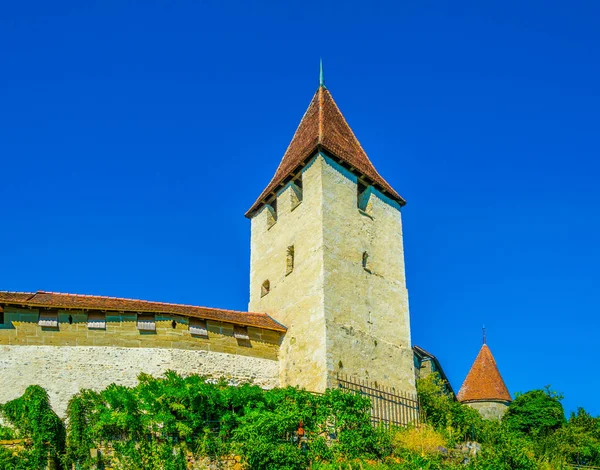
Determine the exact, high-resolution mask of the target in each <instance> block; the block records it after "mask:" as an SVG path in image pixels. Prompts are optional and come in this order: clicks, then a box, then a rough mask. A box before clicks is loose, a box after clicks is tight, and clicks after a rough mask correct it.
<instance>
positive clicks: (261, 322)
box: [0, 291, 286, 332]
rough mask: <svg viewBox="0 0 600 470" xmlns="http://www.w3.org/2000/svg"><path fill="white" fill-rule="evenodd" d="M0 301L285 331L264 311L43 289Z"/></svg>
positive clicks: (8, 294) (1, 296) (0, 296)
mask: <svg viewBox="0 0 600 470" xmlns="http://www.w3.org/2000/svg"><path fill="white" fill-rule="evenodd" d="M0 304H5V305H6V304H12V305H22V306H28V307H46V308H60V309H78V310H79V309H81V310H105V311H117V312H138V313H164V314H174V315H182V316H186V317H195V318H202V319H204V320H215V321H222V322H226V323H233V324H236V325H244V326H254V327H256V328H264V329H266V330H273V331H280V332H284V331H286V327H285V326H283V325H282V324H280V323H278V322H276V321H275V320H274V319H273V318H271V317H270V316H269V315H267V314H266V313H251V312H238V311H235V310H223V309H220V308H208V307H195V306H192V305H182V304H170V303H164V302H151V301H147V300H136V299H121V298H118V297H104V296H99V295H79V294H60V293H56V292H44V291H38V292H36V293H31V292H2V291H0Z"/></svg>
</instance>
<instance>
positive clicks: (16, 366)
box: [0, 345, 279, 416]
mask: <svg viewBox="0 0 600 470" xmlns="http://www.w3.org/2000/svg"><path fill="white" fill-rule="evenodd" d="M0 370H1V371H2V387H0V403H4V402H6V401H8V400H12V399H14V398H17V397H19V396H21V395H22V394H23V392H24V391H25V389H26V388H27V387H28V386H29V385H34V384H35V385H40V386H42V387H44V388H45V389H46V390H47V391H48V394H49V395H50V400H51V403H52V408H53V409H54V410H55V411H56V413H58V415H59V416H64V414H65V411H66V407H67V403H68V401H69V398H70V397H71V396H72V395H73V394H75V393H77V392H79V390H80V389H82V388H89V389H92V390H101V389H103V388H105V387H106V386H107V385H110V384H111V383H113V382H114V383H116V384H118V385H126V386H133V385H135V384H136V383H137V376H138V374H139V373H141V372H144V373H147V374H151V375H153V376H161V375H162V374H164V373H165V372H166V371H167V370H174V371H176V372H178V373H180V374H183V375H189V374H199V375H206V376H210V377H215V378H217V377H225V378H227V379H230V380H231V381H232V382H233V383H238V382H248V381H252V382H254V383H255V384H257V385H259V386H261V387H265V388H272V387H276V386H278V385H279V366H278V364H277V361H273V360H271V359H264V358H258V357H248V356H239V355H234V354H226V353H218V352H211V351H201V350H197V351H194V350H189V351H186V350H182V349H165V348H123V347H110V346H7V345H5V346H0Z"/></svg>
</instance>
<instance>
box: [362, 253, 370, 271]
mask: <svg viewBox="0 0 600 470" xmlns="http://www.w3.org/2000/svg"><path fill="white" fill-rule="evenodd" d="M362 267H363V269H364V270H365V271H369V272H370V271H371V270H370V265H369V253H367V252H366V251H363V254H362Z"/></svg>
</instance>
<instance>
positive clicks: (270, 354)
mask: <svg viewBox="0 0 600 470" xmlns="http://www.w3.org/2000/svg"><path fill="white" fill-rule="evenodd" d="M69 316H71V319H72V323H69ZM173 320H175V328H173V325H172V322H173ZM37 321H38V310H37V309H26V308H15V307H10V306H6V307H5V308H4V324H3V325H0V345H2V344H10V345H29V346H32V345H38V346H42V345H43V346H119V347H128V348H175V349H192V350H204V351H213V352H223V353H229V354H237V355H241V356H251V357H260V358H264V359H272V360H276V359H277V354H278V351H279V342H280V340H281V335H280V333H278V332H275V331H270V330H263V329H261V328H253V327H249V328H248V336H249V337H250V340H249V341H239V340H237V339H236V338H235V337H234V334H233V330H234V328H233V325H231V324H229V323H222V322H216V321H210V320H209V321H208V322H207V328H208V337H207V338H202V337H194V336H192V335H191V334H190V330H189V319H188V318H186V317H180V316H174V315H159V314H157V315H156V331H155V332H146V331H140V330H138V328H137V315H136V314H135V313H133V314H126V313H123V314H119V313H107V314H106V329H104V330H93V329H89V328H88V326H87V314H86V313H83V312H78V311H65V310H59V312H58V321H59V327H58V329H56V330H54V329H50V328H42V327H40V326H39V325H38V323H37Z"/></svg>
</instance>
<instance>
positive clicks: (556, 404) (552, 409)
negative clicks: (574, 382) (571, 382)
mask: <svg viewBox="0 0 600 470" xmlns="http://www.w3.org/2000/svg"><path fill="white" fill-rule="evenodd" d="M562 398H563V397H562V395H559V394H557V393H556V392H553V391H551V390H550V388H549V387H546V389H545V390H532V391H530V392H527V393H523V394H518V395H517V397H516V398H515V400H514V401H513V402H511V404H510V405H509V407H508V409H507V410H506V413H505V414H504V417H503V421H504V422H505V423H506V425H507V426H508V427H509V428H510V429H512V430H514V431H518V432H521V433H523V434H526V435H529V436H531V437H543V436H547V435H548V434H549V433H551V432H552V431H555V430H557V429H559V428H560V427H561V426H562V425H563V424H564V423H565V412H564V409H563V406H562V404H561V402H560V401H561V400H562Z"/></svg>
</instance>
